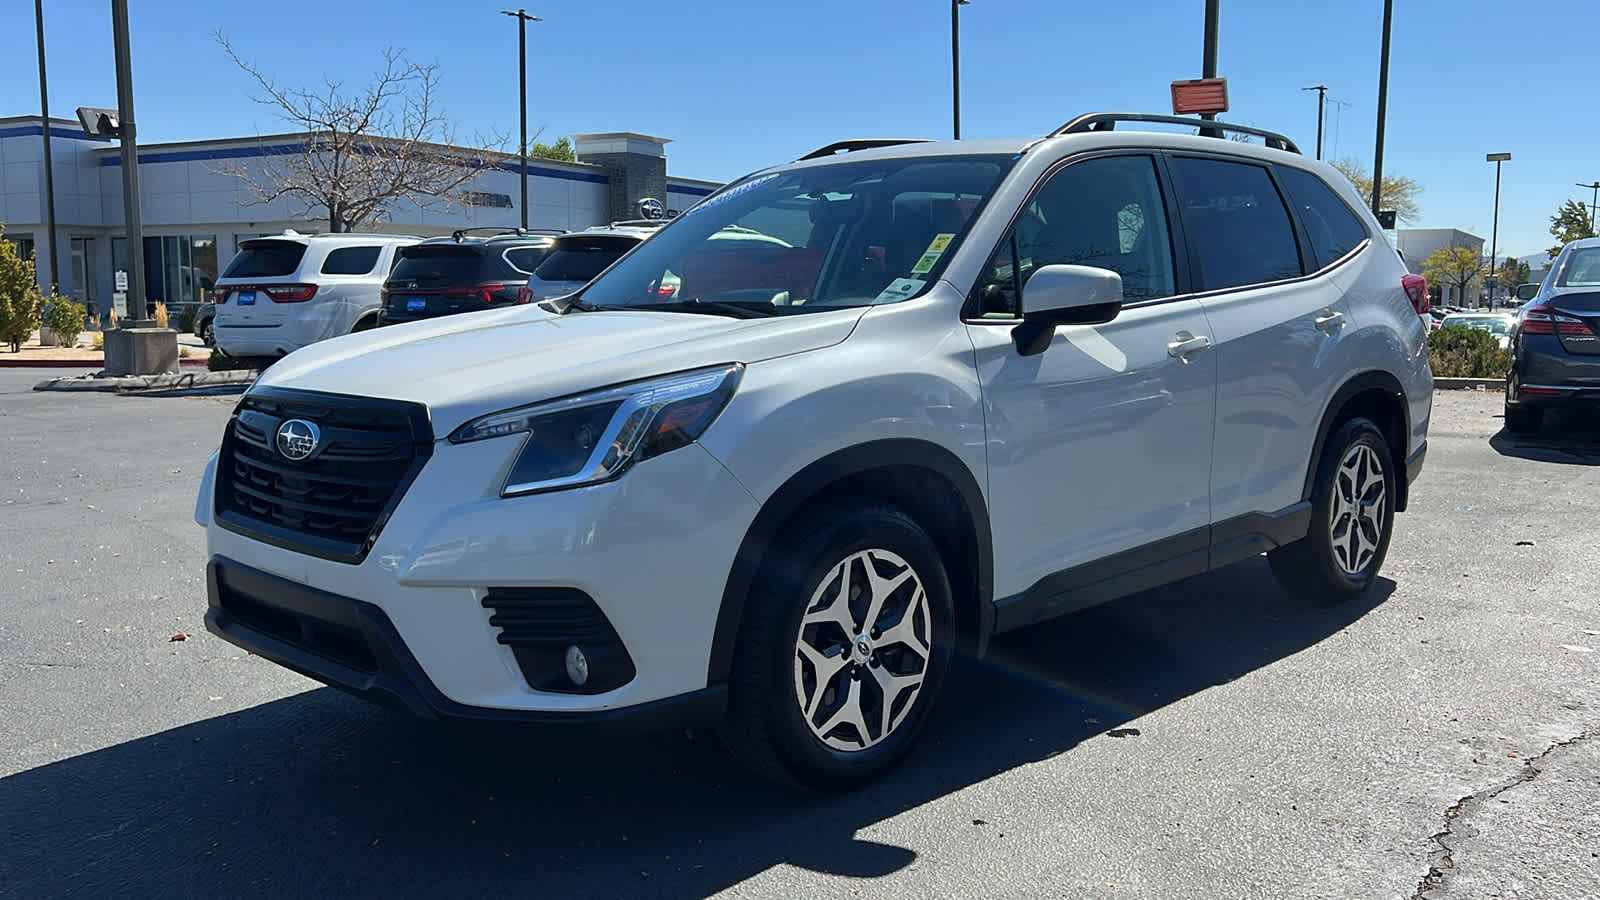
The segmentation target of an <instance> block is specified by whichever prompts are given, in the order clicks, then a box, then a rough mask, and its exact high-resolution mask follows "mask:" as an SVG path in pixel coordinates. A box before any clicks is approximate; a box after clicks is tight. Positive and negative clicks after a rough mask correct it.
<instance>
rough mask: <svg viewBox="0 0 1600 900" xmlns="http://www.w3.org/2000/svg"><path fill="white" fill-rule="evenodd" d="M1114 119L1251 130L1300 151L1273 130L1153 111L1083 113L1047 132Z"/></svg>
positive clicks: (1078, 130) (1105, 126)
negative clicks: (1159, 113) (1167, 114)
mask: <svg viewBox="0 0 1600 900" xmlns="http://www.w3.org/2000/svg"><path fill="white" fill-rule="evenodd" d="M1118 122H1159V123H1162V124H1165V125H1189V126H1192V127H1194V128H1198V129H1200V133H1201V134H1203V135H1207V136H1209V137H1221V136H1222V134H1223V132H1230V131H1231V132H1233V133H1234V134H1251V135H1255V136H1256V137H1258V138H1261V139H1262V140H1263V141H1265V142H1266V144H1267V146H1268V147H1271V148H1272V149H1274V150H1286V151H1288V152H1290V153H1299V152H1300V148H1299V147H1297V146H1296V145H1295V142H1294V141H1292V140H1290V139H1289V138H1288V137H1285V136H1284V135H1281V134H1279V133H1277V132H1276V131H1267V130H1266V129H1264V128H1252V127H1250V126H1248V125H1231V124H1229V123H1227V122H1217V121H1214V120H1210V119H1198V118H1194V117H1192V116H1163V115H1157V114H1155V113H1085V114H1084V115H1081V116H1079V117H1077V118H1076V119H1073V120H1072V121H1070V122H1068V123H1067V124H1065V125H1063V126H1061V127H1060V128H1057V129H1056V130H1055V131H1052V132H1050V136H1051V137H1060V136H1061V135H1063V134H1082V133H1084V132H1089V131H1112V130H1114V129H1115V128H1116V127H1117V123H1118Z"/></svg>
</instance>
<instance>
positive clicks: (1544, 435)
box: [1489, 409, 1600, 466]
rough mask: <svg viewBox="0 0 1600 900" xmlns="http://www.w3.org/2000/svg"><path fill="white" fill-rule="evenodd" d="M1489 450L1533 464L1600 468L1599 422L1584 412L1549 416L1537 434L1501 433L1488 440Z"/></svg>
mask: <svg viewBox="0 0 1600 900" xmlns="http://www.w3.org/2000/svg"><path fill="white" fill-rule="evenodd" d="M1489 446H1490V447H1493V448H1494V449H1495V451H1496V452H1497V453H1499V454H1500V455H1501V456H1515V457H1518V458H1520V459H1528V460H1533V461H1534V462H1549V463H1566V464H1568V465H1579V466H1600V419H1597V418H1596V417H1595V416H1594V415H1593V414H1591V413H1588V412H1587V411H1583V410H1566V409H1563V410H1556V411H1553V412H1547V413H1545V419H1544V427H1543V428H1541V429H1540V430H1539V432H1538V433H1537V434H1512V433H1511V432H1509V431H1506V430H1504V429H1501V430H1500V431H1497V432H1495V434H1494V436H1493V437H1491V438H1489Z"/></svg>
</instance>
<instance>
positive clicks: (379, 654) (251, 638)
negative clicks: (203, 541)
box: [205, 557, 727, 730]
mask: <svg viewBox="0 0 1600 900" xmlns="http://www.w3.org/2000/svg"><path fill="white" fill-rule="evenodd" d="M206 594H207V599H208V603H209V608H208V609H207V610H206V620H205V621H206V630H208V631H210V632H211V633H212V634H215V635H216V636H218V637H220V638H222V639H223V640H226V641H228V642H230V643H232V644H235V645H237V646H239V647H243V648H244V649H246V650H249V651H250V652H251V653H254V654H255V655H257V656H260V657H262V658H263V659H267V660H271V661H272V662H275V663H277V664H278V665H280V666H283V667H285V668H287V669H292V670H293V671H296V672H299V673H300V674H302V675H305V676H306V677H308V678H313V679H316V680H317V681H320V682H323V683H324V684H328V685H331V686H333V687H336V688H339V689H340V690H344V691H347V692H349V693H352V694H356V695H358V696H361V697H364V698H366V699H368V700H372V701H375V702H378V703H381V704H383V705H386V706H391V707H397V708H400V709H404V710H407V711H409V712H411V713H413V714H415V715H417V716H421V717H424V718H468V719H490V720H499V721H517V722H534V723H539V724H546V725H563V724H575V723H584V724H602V725H611V726H616V727H621V728H625V729H627V730H651V729H657V728H669V727H678V726H682V725H689V724H696V723H701V722H708V721H714V720H715V719H716V718H718V717H719V716H720V715H721V713H722V710H723V708H724V705H725V699H726V694H727V688H726V686H725V685H717V686H713V687H708V688H702V689H700V690H697V691H692V692H690V693H686V694H681V695H678V696H675V697H669V698H666V699H664V700H657V701H654V702H650V703H643V704H638V705H635V706H628V707H621V708H615V709H606V710H597V711H584V712H566V711H551V710H539V709H503V708H491V707H482V706H468V705H465V704H461V703H456V702H455V701H453V700H451V699H450V698H448V697H446V696H445V695H444V694H443V693H441V692H440V691H439V689H438V688H437V687H436V686H434V684H433V682H432V681H431V680H429V678H428V675H427V673H426V672H424V671H423V669H422V666H421V664H419V663H418V662H417V659H416V657H415V656H413V655H412V654H411V651H410V650H409V649H407V648H406V644H405V640H404V639H403V638H401V636H400V632H399V631H398V630H396V629H395V627H394V623H393V622H392V621H390V619H389V617H388V616H387V615H385V614H384V612H383V609H382V608H381V607H379V606H376V605H374V604H371V603H366V602H363V601H361V600H355V599H352V598H350V597H341V596H339V595H338V594H333V593H329V592H327V591H323V590H318V589H317V588H314V587H311V586H309V585H305V584H299V583H296V582H293V581H290V580H288V579H286V578H279V577H278V576H276V575H271V574H268V573H266V572H262V571H260V570H259V569H252V568H250V567H249V566H244V565H240V564H239V563H236V562H234V561H233V560H230V559H225V558H223V557H214V558H213V559H212V560H211V561H210V563H209V564H207V566H206Z"/></svg>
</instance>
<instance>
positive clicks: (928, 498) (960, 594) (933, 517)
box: [706, 439, 994, 684]
mask: <svg viewBox="0 0 1600 900" xmlns="http://www.w3.org/2000/svg"><path fill="white" fill-rule="evenodd" d="M843 497H871V498H874V499H878V500H882V501H884V502H887V503H890V504H892V505H895V506H897V507H899V508H901V509H903V510H905V512H906V513H907V514H908V515H910V516H911V517H912V518H913V519H915V520H916V521H917V523H918V524H920V525H921V526H922V527H923V528H925V529H927V531H928V533H929V535H930V536H932V537H933V539H934V542H935V543H936V544H938V547H939V553H940V556H941V558H943V559H944V561H945V568H946V574H947V576H948V577H949V578H950V587H951V592H952V593H953V594H954V595H955V600H956V621H957V625H958V627H959V628H960V632H961V639H962V642H961V644H960V645H959V646H960V647H961V648H962V649H964V650H967V651H970V652H972V653H975V654H981V653H982V652H983V650H984V649H985V647H986V646H987V644H988V639H989V636H990V635H991V634H992V633H993V632H994V602H993V595H994V545H993V540H992V537H991V533H990V527H989V514H988V504H987V503H986V502H985V500H984V497H983V492H982V490H981V489H980V488H979V486H978V481H977V479H976V478H975V477H974V476H973V473H972V472H971V470H970V469H968V468H967V466H966V464H965V463H963V462H962V461H961V460H960V458H959V457H957V456H956V455H955V454H954V453H951V452H950V451H949V450H946V449H944V448H943V447H940V446H939V445H937V444H933V443H930V442H927V441H922V440H915V439H889V440H880V441H872V442H869V443H865V444H858V445H856V446H854V447H849V448H846V449H844V450H840V451H837V452H835V453H832V454H829V455H828V456H825V457H822V458H821V459H819V460H817V461H815V462H813V463H811V464H810V465H808V466H806V467H805V468H803V469H801V470H800V471H799V472H797V473H795V474H794V475H793V476H792V477H790V478H789V480H788V481H786V482H784V483H783V485H782V486H781V487H779V488H778V489H777V490H776V491H774V492H773V493H772V495H771V496H770V497H768V498H767V500H766V502H765V503H763V504H762V506H761V510H760V512H758V513H757V514H756V517H755V520H754V521H753V522H752V523H751V524H750V527H749V528H748V529H747V530H746V532H745V536H744V540H743V541H742V542H741V543H740V545H739V552H738V553H737V555H735V557H734V562H733V565H732V567H730V569H729V572H728V579H727V581H726V582H725V584H724V587H723V591H722V605H721V608H720V609H719V610H718V612H717V624H716V631H715V632H714V634H713V636H712V642H711V654H710V660H709V662H708V665H707V672H706V683H707V684H717V683H719V682H724V681H726V680H727V679H728V676H729V673H730V672H731V670H732V667H733V658H734V647H735V643H736V641H737V640H738V636H739V629H740V627H741V625H742V623H743V620H744V608H745V603H746V602H747V600H748V598H749V596H750V592H751V590H752V588H753V586H754V584H755V580H756V577H757V575H758V573H759V572H760V571H761V566H762V563H763V562H764V561H765V559H766V556H767V554H768V552H769V550H770V548H771V547H772V545H773V541H774V539H775V538H776V537H777V536H778V535H779V534H780V533H781V532H782V530H783V528H784V526H785V525H786V524H788V523H789V522H790V521H792V520H793V519H794V518H795V517H796V516H798V515H800V514H802V513H804V512H805V511H806V510H808V509H811V508H813V507H815V506H816V505H818V504H824V503H829V502H832V501H834V500H835V499H838V498H843Z"/></svg>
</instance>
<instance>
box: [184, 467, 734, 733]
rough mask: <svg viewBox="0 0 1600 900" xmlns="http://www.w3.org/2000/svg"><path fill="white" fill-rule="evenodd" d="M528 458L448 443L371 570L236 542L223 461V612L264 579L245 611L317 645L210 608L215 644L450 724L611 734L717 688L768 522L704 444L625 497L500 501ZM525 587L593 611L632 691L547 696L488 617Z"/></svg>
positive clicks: (218, 540) (396, 517) (628, 477)
mask: <svg viewBox="0 0 1600 900" xmlns="http://www.w3.org/2000/svg"><path fill="white" fill-rule="evenodd" d="M520 446H521V443H520V441H519V440H517V438H515V437H510V438H495V439H490V440H486V441H479V442H475V443H470V444H462V445H443V444H441V445H440V446H439V447H438V449H436V451H435V452H434V453H433V454H432V456H431V457H430V458H429V460H428V462H427V463H426V464H425V465H424V466H423V467H422V469H421V471H420V472H419V474H418V475H417V477H416V480H415V481H414V482H413V483H412V484H411V486H410V487H409V488H408V489H407V490H406V493H405V495H404V496H403V498H402V499H401V501H400V502H399V504H398V506H396V507H395V510H394V512H393V514H392V515H391V517H390V518H389V520H388V522H387V524H385V525H384V526H383V530H382V531H381V532H380V534H379V535H378V537H377V540H376V542H375V544H374V545H373V547H372V549H371V550H370V552H369V553H367V555H366V556H365V558H364V559H362V560H361V561H360V562H358V563H350V562H339V561H336V560H332V559H323V558H319V557H316V556H311V555H308V554H306V553H300V552H296V551H294V550H291V549H286V548H283V547H278V546H274V545H272V544H269V543H265V542H264V541H261V540H258V539H255V538H253V537H251V536H249V535H247V534H241V533H238V532H237V531H234V530H230V529H228V528H224V527H222V526H221V525H220V524H218V523H217V522H216V518H215V515H214V514H213V511H212V509H211V503H210V497H211V493H210V492H211V491H212V490H213V484H214V471H215V465H216V463H215V461H213V463H212V464H211V465H209V466H208V467H207V473H206V476H205V478H204V479H203V481H202V487H201V496H200V498H199V500H198V502H197V507H196V510H195V517H196V520H197V521H199V522H201V523H202V524H204V525H205V526H206V528H207V545H208V555H209V556H210V557H211V558H212V559H213V560H216V561H218V562H219V563H220V564H221V565H222V568H221V569H217V568H215V566H213V568H212V572H214V573H215V572H220V573H221V575H222V576H223V577H222V580H221V581H220V582H219V583H218V584H217V585H216V586H215V587H214V588H213V590H214V591H216V592H217V595H216V597H220V598H222V599H226V597H227V590H228V585H230V584H233V583H234V581H231V580H230V579H229V573H230V572H244V571H247V570H254V571H255V572H258V573H260V576H261V577H259V578H247V577H245V576H239V577H238V579H235V580H238V581H239V583H240V584H243V585H244V588H243V590H244V591H245V593H244V595H243V596H246V597H247V598H248V599H247V600H246V601H245V603H246V605H247V606H248V603H249V602H252V601H253V602H260V603H266V604H269V605H271V606H273V608H274V609H277V608H283V609H284V610H285V611H284V613H283V614H285V615H289V616H291V617H293V616H310V617H311V619H312V620H313V621H311V625H312V626H313V627H312V630H311V631H309V632H302V631H300V630H298V628H296V629H290V628H289V627H288V626H287V625H286V626H284V627H283V628H282V629H280V631H279V632H278V633H276V634H275V633H274V632H272V631H271V630H270V629H267V630H263V629H262V628H260V627H256V626H253V625H251V624H250V623H249V622H247V621H244V620H241V618H240V617H239V616H238V615H237V614H236V613H229V611H228V607H227V604H226V603H219V602H218V600H217V599H216V597H214V599H213V602H212V605H213V618H214V619H215V620H216V621H215V622H214V623H213V625H212V628H213V630H214V631H216V632H217V633H218V634H219V635H221V636H223V637H224V638H226V639H228V640H230V641H233V642H235V643H238V644H239V645H241V646H244V647H247V648H248V649H251V650H253V651H255V652H258V653H259V654H260V655H262V656H264V657H267V658H269V659H272V660H274V661H276V662H280V663H282V664H283V665H285V666H287V667H289V668H291V669H295V670H296V671H300V672H303V673H305V674H307V675H309V676H311V677H313V678H316V679H318V680H321V681H324V682H327V683H329V684H334V685H337V686H340V687H344V688H346V689H347V690H354V691H356V692H357V693H366V694H369V695H372V696H377V697H399V698H402V702H403V703H404V704H405V705H407V706H408V707H410V708H414V709H419V710H421V711H426V710H434V711H442V714H446V715H462V714H466V713H463V712H462V710H463V709H466V708H470V709H471V710H472V712H471V713H470V714H471V715H475V716H480V717H487V718H524V719H529V718H531V719H536V720H539V721H551V720H559V719H563V718H569V717H570V718H594V717H600V718H604V717H609V716H612V715H620V711H621V710H623V709H624V708H634V707H643V706H646V705H650V704H655V703H656V702H657V701H662V702H665V701H667V700H669V699H672V698H678V697H679V696H680V695H691V696H693V695H696V694H699V693H702V692H704V691H705V689H707V688H708V687H711V685H710V682H709V680H708V668H709V660H710V653H711V645H712V639H713V635H714V633H715V630H716V622H717V616H718V612H719V610H720V607H721V601H722V592H723V590H724V588H725V586H726V580H727V573H728V571H729V569H730V567H731V566H732V563H733V556H734V554H735V553H736V552H737V549H738V547H739V544H740V542H741V541H742V540H743V537H744V533H745V531H746V530H747V529H748V528H749V526H750V523H751V521H753V519H754V517H755V513H756V509H757V507H756V504H755V501H754V499H753V498H752V497H751V496H750V494H749V492H748V491H746V490H745V489H744V487H743V485H741V484H740V483H739V482H738V481H737V480H736V479H735V478H734V477H733V476H732V475H731V474H729V473H728V471H727V469H725V468H724V467H723V466H722V464H721V463H720V462H718V461H717V460H716V459H715V458H714V457H712V456H711V454H710V453H708V452H707V451H706V450H705V448H704V447H702V446H700V445H699V444H690V445H688V446H686V447H683V448H681V449H679V450H675V451H673V452H671V453H667V454H664V455H662V456H659V457H656V458H654V459H650V460H646V461H644V462H641V463H639V464H637V465H635V466H633V467H632V468H631V469H630V470H629V471H628V472H627V473H625V474H624V475H623V476H622V477H621V478H619V479H617V480H616V481H613V482H609V483H604V484H597V485H593V486H590V487H584V488H574V489H570V490H562V491H552V492H549V493H544V494H533V495H528V496H523V497H514V498H501V497H500V496H499V493H498V489H499V485H500V483H501V482H502V481H503V480H504V477H505V474H506V471H507V470H508V469H509V467H510V466H511V464H512V463H513V462H514V460H515V457H516V455H517V451H518V448H520ZM240 579H242V580H240ZM291 589H292V590H291ZM518 589H570V590H572V591H573V592H579V591H581V592H582V593H583V594H585V595H587V596H588V597H589V598H592V601H593V603H594V605H595V606H596V607H598V609H599V611H600V612H601V613H602V614H603V616H604V618H605V620H606V622H608V623H609V625H610V626H611V627H612V628H614V630H615V635H616V637H617V639H618V640H620V643H621V645H622V646H623V647H624V648H625V649H626V652H627V655H628V657H629V659H630V660H631V663H632V664H633V667H634V672H633V674H632V677H631V679H630V680H628V681H627V682H626V683H624V684H621V685H620V686H618V687H614V688H609V689H607V690H605V691H604V692H601V693H592V694H584V693H576V692H563V691H556V690H550V689H542V688H536V687H535V686H534V684H533V683H532V682H533V681H537V679H532V680H530V676H529V675H528V673H527V672H526V671H525V670H524V668H523V667H522V665H521V663H520V662H519V657H518V650H517V648H515V647H512V646H508V645H507V644H506V643H504V642H502V638H506V637H507V636H508V632H507V631H506V630H505V629H504V628H502V627H498V626H496V625H495V624H493V623H491V621H490V618H491V615H492V614H493V611H492V610H490V609H487V608H486V603H485V601H486V600H489V599H491V598H492V596H493V595H494V594H495V592H507V591H516V590H518ZM280 597H286V598H288V599H287V600H278V599H275V598H280ZM307 598H310V599H307ZM329 598H332V599H329ZM294 604H298V607H297V606H295V605H294ZM302 607H303V608H302ZM219 610H220V611H219ZM257 611H258V612H259V610H257ZM275 614H276V613H274V612H273V611H272V610H267V611H266V615H268V616H269V617H270V616H271V615H275ZM318 622H328V623H331V626H330V627H333V628H334V631H333V635H334V637H335V638H338V637H339V636H340V635H343V638H339V639H340V640H347V641H354V642H355V643H353V644H349V645H348V646H349V647H366V648H367V650H365V651H364V653H365V654H366V655H365V656H358V657H357V658H359V659H360V660H361V661H363V662H364V663H365V664H366V666H367V668H366V669H365V670H363V669H361V668H360V667H359V666H352V665H350V664H349V662H348V661H346V662H340V661H339V660H338V659H336V658H332V657H330V654H329V652H328V648H327V647H326V646H323V645H322V644H321V643H319V642H320V641H323V640H325V639H327V638H328V635H327V634H325V633H324V632H323V631H319V630H318V628H320V627H321V626H319V625H318ZM340 629H342V630H340ZM285 636H287V637H285ZM336 643H337V642H336ZM335 655H336V654H335ZM369 658H370V659H369ZM330 660H331V663H330ZM716 691H717V689H716V688H715V687H712V688H711V691H710V693H713V694H714V693H716ZM685 702H691V701H685ZM419 704H420V705H419ZM436 714H437V713H436Z"/></svg>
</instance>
